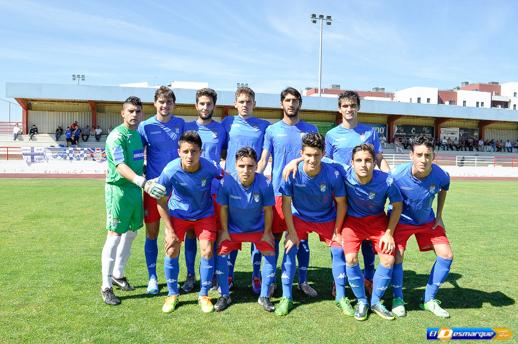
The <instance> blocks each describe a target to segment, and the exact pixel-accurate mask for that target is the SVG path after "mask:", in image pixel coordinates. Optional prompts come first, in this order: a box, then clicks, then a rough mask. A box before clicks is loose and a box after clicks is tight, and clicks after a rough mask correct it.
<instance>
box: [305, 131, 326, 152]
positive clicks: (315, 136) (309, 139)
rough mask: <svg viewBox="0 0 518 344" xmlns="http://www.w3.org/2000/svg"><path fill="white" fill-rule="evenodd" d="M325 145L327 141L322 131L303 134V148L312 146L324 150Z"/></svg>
mask: <svg viewBox="0 0 518 344" xmlns="http://www.w3.org/2000/svg"><path fill="white" fill-rule="evenodd" d="M325 145H326V141H325V139H324V136H323V135H322V134H320V133H307V134H306V135H304V136H302V149H304V147H311V148H317V149H320V150H321V151H322V152H323V151H324V147H325Z"/></svg>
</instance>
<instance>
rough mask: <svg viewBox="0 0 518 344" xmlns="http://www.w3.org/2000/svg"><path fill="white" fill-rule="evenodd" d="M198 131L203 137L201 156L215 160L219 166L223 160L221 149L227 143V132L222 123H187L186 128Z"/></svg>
mask: <svg viewBox="0 0 518 344" xmlns="http://www.w3.org/2000/svg"><path fill="white" fill-rule="evenodd" d="M187 130H194V131H196V132H197V133H198V134H199V135H200V138H201V142H202V147H201V149H202V152H201V156H202V157H203V158H205V159H208V160H211V161H214V162H215V163H216V164H217V165H218V166H219V164H220V162H221V151H222V150H223V146H224V145H225V144H226V140H227V133H226V131H225V129H224V128H223V126H222V125H221V123H218V122H216V121H212V122H210V123H209V124H208V125H201V124H198V122H196V121H192V122H189V123H185V129H184V131H187Z"/></svg>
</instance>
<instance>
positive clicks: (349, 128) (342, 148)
mask: <svg viewBox="0 0 518 344" xmlns="http://www.w3.org/2000/svg"><path fill="white" fill-rule="evenodd" d="M358 110H360V96H359V95H358V93H356V92H354V91H345V92H343V93H342V94H340V96H338V112H340V114H341V115H342V124H340V125H339V126H337V127H335V128H333V129H331V130H330V131H328V132H327V134H326V156H327V157H329V158H331V159H333V160H334V161H337V162H339V163H342V164H347V165H349V164H350V163H351V159H352V156H351V152H352V150H353V148H354V147H356V146H357V145H360V144H362V143H370V144H372V145H373V147H374V154H375V161H376V165H377V166H378V168H379V169H380V170H382V171H384V172H387V173H389V172H390V167H389V165H388V163H387V161H386V160H385V159H384V158H383V146H382V145H381V142H380V139H379V136H378V133H377V132H376V130H374V128H372V127H370V126H368V125H365V124H361V123H358ZM362 254H363V262H364V271H363V273H364V274H365V285H366V287H367V289H368V290H369V293H371V292H372V279H373V277H374V259H375V255H374V249H373V247H372V244H371V242H370V241H365V242H363V243H362Z"/></svg>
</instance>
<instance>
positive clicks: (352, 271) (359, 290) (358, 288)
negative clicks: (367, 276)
mask: <svg viewBox="0 0 518 344" xmlns="http://www.w3.org/2000/svg"><path fill="white" fill-rule="evenodd" d="M345 271H346V272H347V279H348V280H349V285H350V286H351V289H352V290H353V293H354V296H356V299H358V301H359V302H363V303H364V304H366V305H368V304H369V302H368V301H367V296H366V295H365V286H364V285H363V281H364V279H363V273H362V270H361V269H360V264H356V265H354V266H349V265H346V266H345Z"/></svg>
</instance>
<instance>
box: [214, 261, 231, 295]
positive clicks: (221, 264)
mask: <svg viewBox="0 0 518 344" xmlns="http://www.w3.org/2000/svg"><path fill="white" fill-rule="evenodd" d="M216 277H217V278H218V285H219V288H220V290H221V296H228V295H229V290H228V256H227V255H221V256H220V255H217V256H216Z"/></svg>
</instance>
